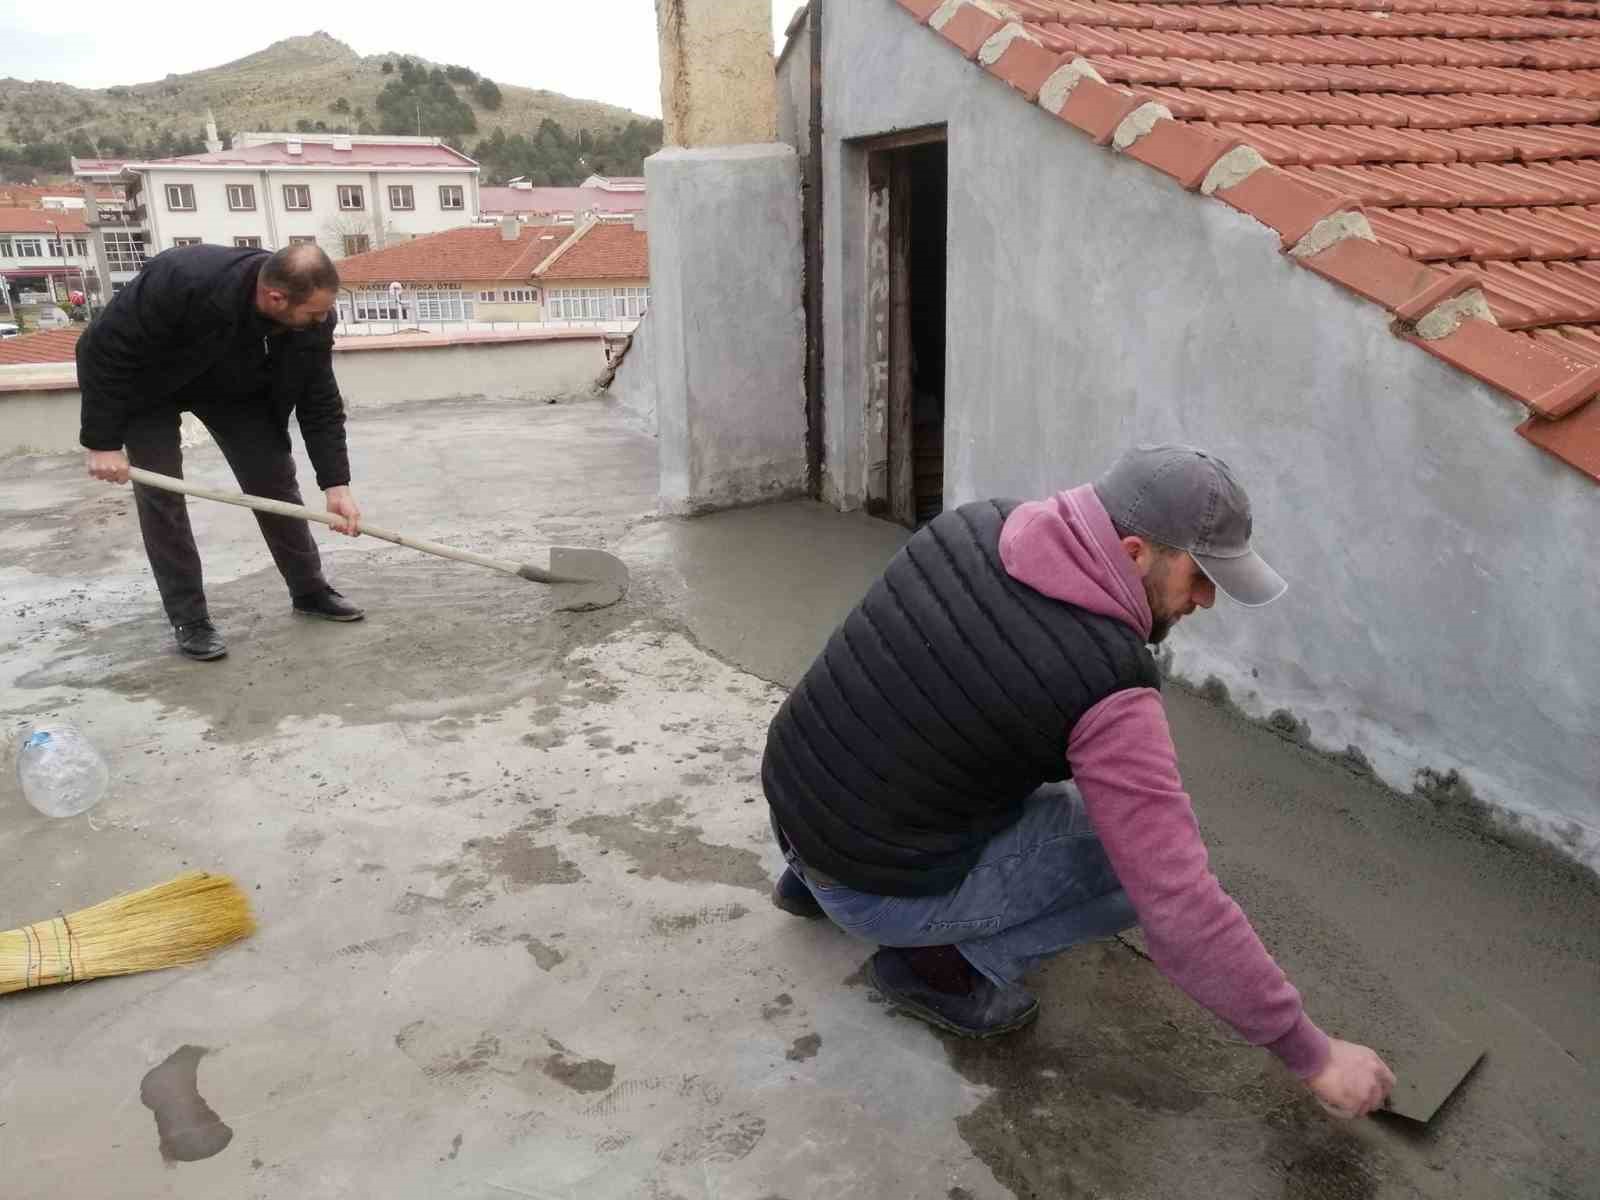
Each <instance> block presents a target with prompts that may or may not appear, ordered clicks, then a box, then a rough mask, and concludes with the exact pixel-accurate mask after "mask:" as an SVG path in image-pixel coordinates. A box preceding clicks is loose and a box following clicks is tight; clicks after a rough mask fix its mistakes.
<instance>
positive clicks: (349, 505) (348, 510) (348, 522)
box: [323, 486, 361, 537]
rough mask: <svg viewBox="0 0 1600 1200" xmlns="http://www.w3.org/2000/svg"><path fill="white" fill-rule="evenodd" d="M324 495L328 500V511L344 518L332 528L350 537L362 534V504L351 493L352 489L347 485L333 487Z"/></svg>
mask: <svg viewBox="0 0 1600 1200" xmlns="http://www.w3.org/2000/svg"><path fill="white" fill-rule="evenodd" d="M323 496H324V497H325V498H326V499H327V502H328V511H329V512H331V513H333V514H334V516H337V517H343V518H344V520H343V521H341V522H339V523H338V524H337V525H334V526H331V528H333V529H336V530H338V531H339V532H340V533H343V534H346V535H348V536H349V537H360V536H361V506H360V505H359V504H357V503H356V498H355V497H354V496H352V495H351V494H350V489H349V488H348V487H345V486H340V487H331V488H329V489H328V490H327V491H326V492H324V493H323Z"/></svg>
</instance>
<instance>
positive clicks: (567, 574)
mask: <svg viewBox="0 0 1600 1200" xmlns="http://www.w3.org/2000/svg"><path fill="white" fill-rule="evenodd" d="M128 478H130V479H132V480H133V481H134V482H135V483H142V484H143V485H144V486H145V487H153V488H160V489H161V490H162V491H165V492H178V493H180V494H181V495H184V496H197V497H199V498H200V499H201V500H216V501H219V502H220V503H223V504H237V505H238V506H239V507H241V508H253V509H255V510H256V511H257V512H266V513H276V514H277V515H278V516H280V517H294V518H296V519H298V520H302V521H317V522H320V523H321V524H323V525H337V524H339V523H340V521H341V520H342V519H343V518H341V517H336V516H334V514H332V513H329V512H317V511H316V510H315V509H311V508H306V507H304V506H303V505H299V504H290V503H288V502H287V501H285V500H268V499H267V498H266V497H264V496H247V495H245V494H244V493H243V492H219V491H214V490H212V489H211V488H203V487H197V486H196V485H194V484H192V483H189V482H188V481H187V480H183V479H174V478H173V477H172V476H170V475H158V474H156V473H155V472H154V471H145V470H141V469H140V468H139V467H130V468H129V469H128ZM361 532H362V533H363V534H365V535H366V536H367V537H375V538H378V539H380V540H382V541H385V542H393V543H394V544H395V545H396V546H409V547H410V548H411V549H413V550H421V551H422V552H423V553H424V554H436V555H438V556H439V557H440V558H453V559H455V560H456V561H457V562H464V563H475V564H476V565H478V566H480V567H488V568H489V569H490V570H491V571H500V572H502V573H503V574H506V575H516V576H517V577H519V578H521V579H530V580H532V581H533V582H534V583H544V584H548V585H549V586H550V589H551V590H552V591H553V592H554V593H555V596H556V608H558V609H559V610H561V611H562V612H590V611H592V610H593V609H597V608H608V607H610V606H611V605H613V604H615V603H616V602H617V601H618V600H621V599H622V597H623V594H624V593H625V592H626V591H627V590H628V568H627V566H626V565H625V564H624V563H623V562H622V560H621V559H619V558H617V557H616V556H615V555H612V554H607V553H606V552H605V551H604V550H585V549H582V548H580V547H576V546H557V547H555V548H554V549H553V550H551V551H550V568H549V569H548V570H546V569H545V568H543V567H536V566H534V565H533V564H532V563H514V562H503V561H501V560H500V559H498V558H490V557H489V556H488V555H485V554H474V553H473V552H472V551H471V550H457V549H456V548H455V547H454V546H444V545H440V544H439V543H438V542H430V541H426V540H424V539H423V538H414V537H407V536H406V535H405V534H403V533H395V532H394V531H393V530H389V529H380V528H379V527H378V526H376V525H369V524H367V522H366V521H362V522H361Z"/></svg>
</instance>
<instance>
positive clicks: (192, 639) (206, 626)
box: [172, 621, 228, 662]
mask: <svg viewBox="0 0 1600 1200" xmlns="http://www.w3.org/2000/svg"><path fill="white" fill-rule="evenodd" d="M172 634H173V636H174V637H176V638H177V639H178V653H179V654H182V655H183V656H184V657H186V658H193V659H197V660H199V661H200V662H210V661H211V660H212V659H214V658H221V657H222V656H223V655H225V654H227V653H228V644H227V643H226V642H224V641H223V640H222V635H221V634H220V633H218V632H217V627H216V626H215V625H213V624H212V623H211V622H210V621H191V622H189V624H187V625H174V626H173V627H172Z"/></svg>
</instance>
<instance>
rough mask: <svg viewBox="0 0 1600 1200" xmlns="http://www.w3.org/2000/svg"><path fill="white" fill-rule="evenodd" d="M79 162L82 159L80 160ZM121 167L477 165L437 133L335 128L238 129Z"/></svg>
mask: <svg viewBox="0 0 1600 1200" xmlns="http://www.w3.org/2000/svg"><path fill="white" fill-rule="evenodd" d="M80 161H81V160H80ZM124 166H125V167H128V168H131V169H135V170H137V169H139V168H141V167H152V166H161V167H165V168H168V169H173V168H176V169H180V170H181V169H183V168H186V167H189V168H197V169H198V168H205V167H275V166H297V167H351V166H357V167H388V168H401V169H424V170H425V169H438V168H452V167H453V168H458V169H464V170H476V169H477V166H478V164H477V163H476V162H474V161H473V160H472V159H470V158H468V157H467V156H466V155H465V154H462V153H461V151H459V150H456V149H454V148H453V147H451V146H447V145H446V144H445V143H444V142H443V141H442V140H441V139H439V138H426V137H424V138H418V137H373V136H368V135H360V134H349V135H346V134H336V133H241V134H239V135H237V136H236V137H235V138H234V139H233V145H232V147H231V148H230V149H227V150H214V151H209V152H207V153H204V154H183V155H178V156H175V157H172V158H156V159H150V160H147V161H143V162H128V163H126V164H124Z"/></svg>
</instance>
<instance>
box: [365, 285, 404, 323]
mask: <svg viewBox="0 0 1600 1200" xmlns="http://www.w3.org/2000/svg"><path fill="white" fill-rule="evenodd" d="M355 319H356V320H357V321H409V320H410V319H411V315H410V312H409V311H408V306H407V305H406V302H405V297H404V296H402V297H401V299H400V301H399V302H398V303H396V302H395V301H394V300H393V299H392V298H391V297H390V295H389V291H388V289H387V288H385V289H383V290H382V291H378V290H371V291H361V292H357V293H355Z"/></svg>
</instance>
